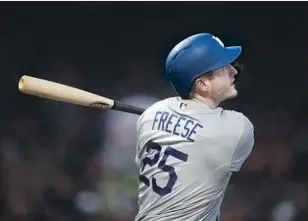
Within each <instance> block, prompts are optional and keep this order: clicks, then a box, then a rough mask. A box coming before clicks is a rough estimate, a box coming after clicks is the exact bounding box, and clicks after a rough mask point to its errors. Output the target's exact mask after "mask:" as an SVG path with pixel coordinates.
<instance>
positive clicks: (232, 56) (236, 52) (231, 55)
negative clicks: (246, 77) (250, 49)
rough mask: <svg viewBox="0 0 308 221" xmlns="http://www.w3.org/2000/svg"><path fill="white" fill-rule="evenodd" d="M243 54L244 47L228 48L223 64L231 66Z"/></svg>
mask: <svg viewBox="0 0 308 221" xmlns="http://www.w3.org/2000/svg"><path fill="white" fill-rule="evenodd" d="M241 53H242V47H241V46H231V47H226V48H225V51H224V61H223V63H224V64H225V65H227V64H231V63H232V62H234V61H235V60H236V59H237V58H238V57H239V56H240V54H241Z"/></svg>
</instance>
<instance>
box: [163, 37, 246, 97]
mask: <svg viewBox="0 0 308 221" xmlns="http://www.w3.org/2000/svg"><path fill="white" fill-rule="evenodd" d="M241 51H242V47H241V46H232V47H225V46H224V44H223V43H222V41H221V40H220V39H219V38H217V37H216V36H214V35H212V34H209V33H201V34H196V35H193V36H190V37H188V38H186V39H184V40H183V41H181V42H180V43H178V44H177V45H176V46H175V47H174V48H173V49H172V50H171V52H170V53H169V55H168V57H167V60H166V67H165V68H166V75H167V79H168V81H169V82H170V83H171V85H172V86H173V88H174V89H175V91H176V92H177V93H178V94H179V95H180V96H181V97H182V98H184V99H187V98H188V97H189V93H190V90H191V87H192V84H193V82H194V80H195V79H196V78H198V77H199V76H200V75H202V74H205V73H207V72H209V71H212V70H215V69H217V68H221V67H223V66H225V65H227V64H231V63H232V62H234V61H235V60H236V59H237V58H238V57H239V55H240V54H241Z"/></svg>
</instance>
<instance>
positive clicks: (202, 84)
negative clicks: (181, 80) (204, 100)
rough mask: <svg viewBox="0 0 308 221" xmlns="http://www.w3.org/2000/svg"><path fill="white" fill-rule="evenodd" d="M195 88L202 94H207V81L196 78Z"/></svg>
mask: <svg viewBox="0 0 308 221" xmlns="http://www.w3.org/2000/svg"><path fill="white" fill-rule="evenodd" d="M195 87H196V89H197V90H200V91H202V92H208V90H209V81H208V80H207V79H206V78H202V77H200V78H197V79H196V81H195Z"/></svg>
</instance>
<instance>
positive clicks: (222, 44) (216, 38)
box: [212, 36, 225, 47]
mask: <svg viewBox="0 0 308 221" xmlns="http://www.w3.org/2000/svg"><path fill="white" fill-rule="evenodd" d="M212 38H213V39H215V40H216V41H217V42H218V43H219V44H220V45H221V46H222V47H225V45H224V43H222V41H221V40H220V39H219V38H218V37H216V36H213V37H212Z"/></svg>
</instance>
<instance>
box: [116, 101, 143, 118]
mask: <svg viewBox="0 0 308 221" xmlns="http://www.w3.org/2000/svg"><path fill="white" fill-rule="evenodd" d="M111 109H113V110H117V111H123V112H127V113H131V114H138V115H141V114H142V113H143V112H144V111H145V109H143V108H140V107H135V106H132V105H128V104H124V103H121V102H118V101H114V105H113V106H112V108H111Z"/></svg>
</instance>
